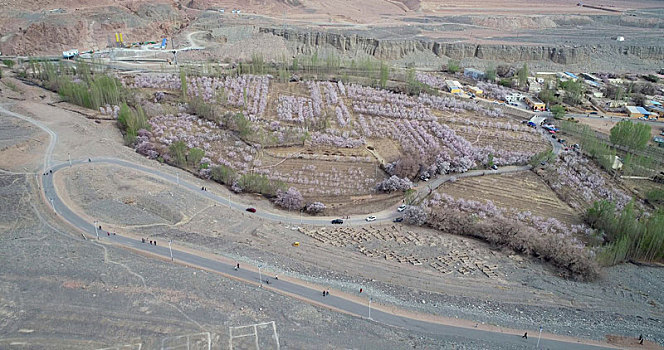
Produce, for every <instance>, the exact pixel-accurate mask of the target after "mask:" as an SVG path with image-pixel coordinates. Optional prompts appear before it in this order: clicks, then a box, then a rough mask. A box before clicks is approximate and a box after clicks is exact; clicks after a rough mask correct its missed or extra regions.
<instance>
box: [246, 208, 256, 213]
mask: <svg viewBox="0 0 664 350" xmlns="http://www.w3.org/2000/svg"><path fill="white" fill-rule="evenodd" d="M247 211H248V212H250V213H255V212H256V208H247Z"/></svg>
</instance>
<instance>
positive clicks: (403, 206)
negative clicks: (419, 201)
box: [397, 204, 406, 212]
mask: <svg viewBox="0 0 664 350" xmlns="http://www.w3.org/2000/svg"><path fill="white" fill-rule="evenodd" d="M404 210H406V205H405V204H402V205H400V206H399V207H398V208H397V211H398V212H402V211H404Z"/></svg>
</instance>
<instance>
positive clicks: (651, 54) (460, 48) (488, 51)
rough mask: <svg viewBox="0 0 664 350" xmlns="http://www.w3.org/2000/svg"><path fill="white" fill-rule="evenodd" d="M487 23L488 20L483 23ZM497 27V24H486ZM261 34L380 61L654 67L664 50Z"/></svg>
mask: <svg viewBox="0 0 664 350" xmlns="http://www.w3.org/2000/svg"><path fill="white" fill-rule="evenodd" d="M485 21H489V20H485ZM486 24H489V25H494V26H498V25H499V24H498V22H493V21H489V22H488V23H486ZM260 32H261V33H269V34H272V35H275V36H278V37H283V38H284V39H285V40H286V41H287V42H288V43H289V44H291V45H293V46H294V51H295V53H297V54H305V55H309V54H313V53H314V52H316V51H318V50H319V49H320V48H321V47H330V48H334V49H336V50H338V51H339V52H340V54H342V55H357V53H358V52H359V53H363V54H366V55H369V56H373V57H375V58H377V59H381V60H399V59H402V58H404V57H406V56H408V55H413V54H415V55H417V54H421V53H429V54H431V53H432V54H434V55H435V56H437V57H445V58H452V59H474V58H476V59H481V60H488V61H500V62H521V61H545V62H552V63H556V64H563V65H570V64H579V63H584V62H589V61H590V60H593V59H601V58H602V57H603V56H605V57H610V56H618V55H619V56H621V57H630V58H637V59H639V60H641V61H642V62H643V63H647V62H651V63H652V64H653V66H656V65H658V64H659V62H661V60H664V47H662V46H638V45H618V44H616V45H587V46H579V45H530V44H514V45H512V44H510V45H508V44H474V43H469V42H454V43H450V42H440V41H435V40H430V39H403V40H389V39H375V38H372V37H368V36H362V35H357V34H343V33H333V32H311V31H309V32H305V31H299V30H293V29H283V28H271V27H264V28H261V29H260Z"/></svg>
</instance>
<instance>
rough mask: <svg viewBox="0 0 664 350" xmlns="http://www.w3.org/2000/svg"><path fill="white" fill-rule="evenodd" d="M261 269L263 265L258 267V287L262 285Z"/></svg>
mask: <svg viewBox="0 0 664 350" xmlns="http://www.w3.org/2000/svg"><path fill="white" fill-rule="evenodd" d="M261 268H263V265H260V264H259V265H258V281H259V282H260V285H261V286H262V285H263V275H262V274H261Z"/></svg>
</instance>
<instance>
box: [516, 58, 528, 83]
mask: <svg viewBox="0 0 664 350" xmlns="http://www.w3.org/2000/svg"><path fill="white" fill-rule="evenodd" d="M517 78H518V79H519V87H520V88H523V87H525V86H526V83H527V82H528V65H527V64H525V63H524V64H523V67H521V69H519V71H518V72H517Z"/></svg>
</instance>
